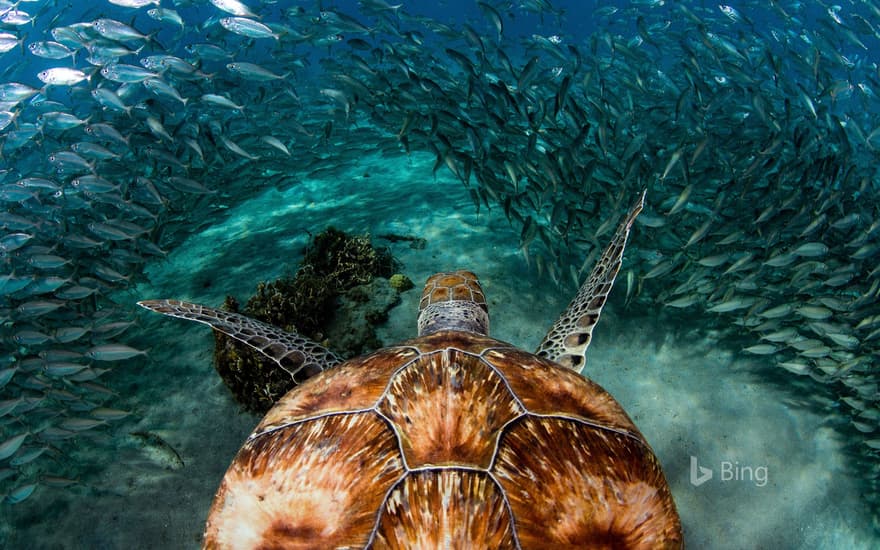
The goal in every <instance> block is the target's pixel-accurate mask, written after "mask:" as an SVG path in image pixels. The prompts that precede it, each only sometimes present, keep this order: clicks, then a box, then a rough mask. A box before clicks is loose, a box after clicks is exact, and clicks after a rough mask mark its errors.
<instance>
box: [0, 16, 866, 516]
mask: <svg viewBox="0 0 880 550" xmlns="http://www.w3.org/2000/svg"><path fill="white" fill-rule="evenodd" d="M302 4H303V5H297V6H291V5H289V4H288V3H282V2H277V3H276V2H275V1H270V0H264V1H262V2H260V1H257V0H251V1H249V2H241V1H239V0H205V1H196V0H106V1H98V2H90V3H70V4H68V3H62V2H51V1H41V2H34V1H28V0H19V1H17V2H9V1H6V0H0V68H2V72H0V154H2V159H3V164H2V167H0V202H2V203H3V207H4V208H3V210H2V212H0V261H2V267H0V312H2V316H3V327H4V328H3V332H2V339H0V340H2V341H0V497H2V499H3V501H4V502H5V503H6V504H14V503H17V502H21V501H23V500H25V499H27V498H28V497H29V496H31V495H32V494H33V492H34V491H35V490H36V489H37V488H38V487H41V486H47V487H50V486H53V485H54V486H58V487H64V486H68V485H70V484H71V483H72V482H73V481H72V478H73V475H74V474H73V473H71V472H59V473H58V474H57V475H55V474H54V473H47V472H51V464H52V463H53V461H50V460H47V459H48V458H51V457H53V456H57V455H62V454H63V453H64V450H65V448H66V445H69V444H72V443H71V441H72V440H75V439H77V438H78V437H79V436H81V435H83V434H84V433H88V432H92V431H96V430H102V429H105V427H106V426H108V425H109V424H111V423H113V422H115V421H118V420H120V419H122V418H125V417H126V416H127V415H128V411H124V410H119V409H117V408H114V407H113V398H114V392H113V390H112V389H111V388H109V387H107V386H106V385H104V384H103V383H102V381H101V376H102V375H103V374H105V373H106V372H108V371H109V369H111V368H113V366H114V365H115V364H118V363H119V362H122V361H137V360H143V356H144V355H145V354H146V353H147V351H146V350H140V349H135V348H133V347H131V346H129V345H127V344H126V343H125V339H126V331H127V330H128V329H129V328H130V327H131V326H132V324H133V323H132V319H131V310H130V308H121V307H120V306H117V305H116V304H115V303H114V301H113V300H112V299H111V296H112V295H113V293H115V292H118V291H120V290H123V289H126V288H129V287H131V286H132V285H134V284H136V283H137V282H138V281H139V280H140V278H141V277H142V275H141V273H142V271H143V266H144V265H146V264H147V263H149V262H151V261H156V260H158V259H161V258H162V257H163V256H165V255H166V253H167V252H168V251H169V250H171V249H173V248H174V247H175V246H176V245H177V244H179V243H180V242H181V241H182V240H183V239H184V238H185V237H186V235H187V234H189V233H191V232H195V231H198V230H199V229H200V228H201V227H204V225H206V224H208V223H210V220H211V219H212V216H213V215H214V214H215V213H216V212H219V211H221V210H224V209H226V208H228V207H229V206H230V205H234V204H235V203H238V202H240V201H243V200H245V199H247V198H248V197H251V196H254V195H255V194H257V193H259V192H262V191H264V190H266V189H268V188H271V187H289V186H292V185H296V182H297V181H299V180H301V179H302V178H307V177H308V178H320V177H332V176H333V174H334V173H335V172H336V171H338V170H339V169H340V167H343V166H352V165H356V163H357V162H358V158H359V157H360V156H361V155H363V153H364V151H371V152H373V151H382V152H384V153H385V154H388V155H391V156H403V155H406V154H409V153H411V152H415V151H419V152H428V153H431V154H433V155H434V158H435V159H436V162H435V164H434V172H435V173H436V171H437V170H449V171H451V172H452V173H453V174H454V175H455V176H456V177H458V178H459V179H460V180H461V181H462V183H463V184H464V185H465V186H466V187H467V189H468V191H469V192H470V194H471V196H472V198H473V204H474V207H475V208H476V209H478V210H479V209H480V208H499V209H502V211H503V212H504V214H505V215H506V216H507V218H508V219H509V220H510V222H511V224H512V225H513V226H514V227H515V228H516V229H517V231H519V232H520V242H519V248H520V250H521V252H522V255H523V258H524V261H526V262H527V263H528V264H529V265H530V266H533V268H534V269H536V270H537V272H538V273H539V274H540V275H541V276H545V277H546V278H547V279H548V280H549V281H553V282H554V283H555V284H557V285H565V286H567V287H573V286H574V285H576V283H577V282H578V281H579V280H580V279H581V277H582V276H583V269H584V266H589V265H592V262H593V259H594V255H595V254H596V253H597V252H598V251H599V250H600V247H599V246H597V245H599V244H601V243H603V242H604V241H605V240H607V235H608V233H609V232H610V231H612V230H613V227H612V226H611V225H609V223H605V224H604V225H599V222H600V220H610V221H611V222H613V221H614V220H615V216H612V215H610V214H609V212H611V211H613V210H614V209H617V210H622V209H623V208H624V207H625V206H626V204H627V201H628V200H629V198H630V197H632V196H633V195H634V193H636V192H637V191H638V190H640V189H643V188H647V189H648V201H647V202H648V206H647V207H646V210H645V212H643V214H642V215H641V216H640V217H639V219H638V224H639V226H640V229H639V234H638V235H637V237H636V238H634V239H633V244H632V246H631V251H628V255H629V258H628V259H627V262H626V265H627V271H626V272H625V273H624V274H622V278H623V279H625V285H626V299H627V301H628V302H630V303H631V304H639V307H640V308H651V309H658V308H664V309H666V310H667V311H668V312H670V314H675V313H676V312H683V313H684V314H686V315H690V316H691V317H693V318H699V319H703V323H704V324H706V326H707V327H709V326H711V327H713V328H719V327H727V330H728V331H729V333H730V334H731V335H735V336H736V338H737V341H738V342H739V343H741V344H742V349H743V350H744V352H745V353H748V354H753V355H755V356H763V359H764V360H766V361H769V362H770V363H772V364H774V365H775V366H776V367H777V369H776V371H777V372H776V373H775V374H774V376H780V377H789V378H790V379H791V380H797V381H798V382H797V383H798V384H802V385H803V386H802V387H804V388H806V389H805V391H810V388H816V395H817V396H819V395H821V396H824V397H821V398H819V397H817V398H816V399H815V403H816V406H820V407H824V408H827V409H828V410H836V411H837V413H838V414H839V415H840V417H841V418H842V419H843V420H844V421H845V422H846V424H842V425H841V426H840V429H841V431H843V432H844V433H845V434H847V437H849V438H850V439H851V440H852V441H854V442H855V443H854V444H853V448H854V449H855V454H856V455H858V457H859V460H861V461H862V462H863V465H864V468H862V470H863V471H862V475H863V476H864V479H865V494H866V498H868V499H869V500H871V501H872V503H873V504H874V505H876V504H877V503H878V502H880V482H878V479H880V460H878V453H880V430H878V428H880V393H878V390H880V387H878V381H880V370H878V369H880V365H878V352H880V307H878V295H880V262H878V259H880V213H878V204H880V174H878V169H880V162H878V152H877V147H880V102H878V97H877V95H876V94H877V93H880V66H878V60H877V59H876V57H875V56H872V54H871V52H876V51H880V50H878V48H880V3H878V2H876V0H846V1H841V2H840V3H839V4H827V3H824V2H822V1H821V0H820V1H817V2H811V3H800V2H795V1H779V0H769V1H767V2H758V1H749V2H745V3H740V5H738V7H736V8H734V7H731V6H728V5H725V4H714V3H709V4H704V3H702V2H697V1H681V2H665V1H664V0H631V1H629V2H620V3H618V4H619V5H612V4H607V3H599V6H600V7H598V8H597V9H596V10H595V11H593V13H592V15H591V24H593V25H594V27H595V28H594V29H591V30H590V32H589V33H587V34H585V35H572V34H571V33H566V32H564V31H563V30H562V29H564V28H566V27H565V25H564V24H563V23H564V22H566V19H565V17H566V16H565V14H564V13H563V11H562V10H558V9H556V8H555V7H554V6H553V5H551V4H550V2H549V1H548V0H513V1H503V0H484V1H476V2H474V7H475V9H474V11H473V13H472V14H471V15H472V16H471V17H468V18H466V19H459V20H458V21H457V22H452V21H448V22H444V21H440V20H438V19H434V18H429V17H425V16H419V15H413V14H411V13H409V12H408V10H407V6H404V5H403V4H389V3H386V2H385V1H384V0H361V1H360V2H357V3H355V2H350V4H351V5H350V6H347V7H346V9H345V10H343V9H342V8H331V7H328V6H322V3H321V2H312V3H308V2H307V3H302ZM325 4H328V3H325ZM465 21H466V22H465ZM524 21H525V22H530V24H533V25H534V27H535V31H534V33H532V34H526V35H523V34H522V32H521V30H520V31H517V32H516V33H512V32H511V31H510V28H511V27H513V26H515V25H519V27H521V26H522V25H523V22H524ZM755 21H759V22H760V23H755ZM519 27H518V28H519ZM548 29H549V30H548ZM553 29H560V30H558V31H554V30H553ZM430 176H431V175H430V174H426V175H425V181H426V182H427V183H426V185H430ZM584 258H586V260H584ZM820 388H821V390H822V391H819V389H820ZM47 465H48V466H47ZM47 468H48V469H47Z"/></svg>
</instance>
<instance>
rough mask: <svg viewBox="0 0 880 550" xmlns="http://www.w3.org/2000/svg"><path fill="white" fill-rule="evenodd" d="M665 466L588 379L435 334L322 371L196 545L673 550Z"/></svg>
mask: <svg viewBox="0 0 880 550" xmlns="http://www.w3.org/2000/svg"><path fill="white" fill-rule="evenodd" d="M681 544H682V540H681V525H680V523H679V520H678V515H677V513H676V511H675V505H674V504H673V501H672V497H671V495H670V492H669V488H668V486H667V484H666V480H665V478H664V476H663V472H662V471H661V469H660V466H659V464H658V463H657V459H656V458H655V456H654V454H653V452H652V451H651V448H650V447H649V446H648V444H647V443H646V442H645V439H644V438H643V437H642V435H641V433H639V431H638V430H637V429H636V427H635V425H634V424H633V423H632V421H631V420H630V418H629V417H628V416H627V414H626V413H625V412H624V411H623V409H622V408H621V407H620V405H619V404H618V403H617V402H616V401H615V400H614V399H613V398H612V397H611V396H610V395H609V394H608V393H607V392H605V391H604V390H603V389H602V388H600V387H599V386H598V385H597V384H595V383H593V382H591V381H590V380H587V379H585V378H583V377H581V376H579V375H577V374H575V373H573V372H571V371H569V370H566V369H563V368H561V367H559V366H558V365H556V364H554V363H552V362H550V361H547V360H544V359H541V358H539V357H536V356H535V355H532V354H530V353H526V352H523V351H521V350H518V349H516V348H514V347H512V346H510V345H509V344H505V343H503V342H499V341H498V340H493V339H491V338H488V337H485V336H478V335H473V334H465V333H461V332H439V333H435V334H431V335H429V336H425V337H422V338H418V339H415V340H411V341H409V342H405V343H403V344H401V345H399V346H396V347H392V348H387V349H384V350H380V351H378V352H376V353H374V354H372V355H368V356H365V357H360V358H357V359H354V360H351V361H348V362H347V363H344V364H343V365H341V366H339V367H336V368H333V369H330V370H328V371H325V372H323V373H321V374H320V375H318V376H316V377H315V378H312V379H310V380H308V381H307V382H306V383H304V384H302V385H301V386H299V387H298V388H295V389H294V390H292V391H291V392H290V393H288V394H287V395H286V396H285V397H284V398H283V399H281V401H280V402H279V403H278V404H277V405H276V406H275V407H274V408H273V409H272V410H271V411H269V413H268V414H267V415H266V417H265V418H264V419H263V421H262V422H261V423H260V425H259V426H258V427H257V429H256V430H255V432H254V434H253V435H251V437H250V438H249V439H248V440H247V442H246V443H245V444H244V446H243V447H242V449H241V450H240V451H239V453H238V455H237V456H236V458H235V460H234V461H233V463H232V465H231V466H230V468H229V470H228V471H227V473H226V476H225V477H224V479H223V482H222V484H221V486H220V489H219V490H218V492H217V496H216V497H215V499H214V503H213V505H212V507H211V511H210V515H209V517H208V524H207V529H206V533H205V546H206V548H265V549H268V548H321V549H323V548H363V547H370V548H467V549H477V548H541V549H546V548H651V549H657V548H679V547H680V546H681Z"/></svg>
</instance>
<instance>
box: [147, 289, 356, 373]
mask: <svg viewBox="0 0 880 550" xmlns="http://www.w3.org/2000/svg"><path fill="white" fill-rule="evenodd" d="M138 305H139V306H141V307H143V308H146V309H149V310H151V311H155V312H158V313H163V314H165V315H170V316H171V317H179V318H181V319H189V320H190V321H196V322H197V323H204V324H206V325H210V326H211V327H213V328H214V329H216V330H219V331H220V332H222V333H223V334H225V335H227V336H230V337H232V338H235V339H236V340H238V341H240V342H244V343H245V344H247V345H249V346H251V347H252V348H254V349H255V350H257V351H259V352H260V353H262V354H263V355H265V356H266V357H268V358H269V359H272V360H273V361H275V362H276V363H277V364H278V366H279V367H281V368H282V369H284V370H285V371H287V372H288V373H290V376H291V377H293V379H294V380H295V381H296V382H302V381H303V379H304V378H306V377H307V376H309V375H311V374H314V373H315V372H317V371H318V370H326V369H328V368H330V367H332V366H334V365H336V364H338V363H340V362H341V359H340V358H339V357H337V356H336V354H335V353H333V352H332V351H330V350H328V349H327V348H325V347H324V346H322V345H321V344H318V343H317V342H313V341H311V340H309V339H308V338H304V337H302V336H300V335H299V334H294V333H290V332H285V331H283V330H281V329H280V328H278V327H275V326H273V325H270V324H268V323H264V322H262V321H257V320H256V319H251V318H250V317H246V316H244V315H240V314H238V313H232V312H229V311H223V310H222V309H215V308H212V307H208V306H202V305H199V304H193V303H191V302H182V301H180V300H144V301H141V302H138Z"/></svg>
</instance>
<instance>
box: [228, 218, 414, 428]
mask: <svg viewBox="0 0 880 550" xmlns="http://www.w3.org/2000/svg"><path fill="white" fill-rule="evenodd" d="M397 268H399V262H397V261H395V260H394V258H393V257H392V256H391V253H390V252H389V251H388V250H387V249H385V248H375V247H373V245H372V243H371V242H370V238H369V236H367V235H358V236H352V235H348V234H346V233H344V232H342V231H339V230H338V229H335V228H332V227H330V228H328V229H327V230H326V231H323V232H321V233H319V234H317V235H316V236H315V237H314V238H313V239H312V242H311V243H310V244H309V246H308V248H307V250H306V253H305V257H304V259H303V263H302V265H301V266H300V268H299V270H298V271H297V273H296V275H295V276H294V277H290V276H285V277H282V278H280V279H278V280H276V281H273V282H265V281H263V282H260V283H258V284H257V290H256V293H255V294H254V295H253V296H252V297H251V298H250V299H248V301H247V304H245V306H244V308H243V309H240V308H239V304H238V302H237V300H236V299H235V298H233V297H231V296H228V297H227V298H226V301H225V302H224V304H223V308H224V309H226V310H228V311H233V312H236V313H243V314H244V315H247V316H249V317H253V318H255V319H259V320H260V321H263V322H266V323H270V324H272V325H275V326H277V327H280V328H282V329H284V330H286V331H288V332H296V333H298V334H301V335H303V336H305V337H307V338H310V339H311V340H314V341H316V342H320V343H321V344H322V345H325V346H327V347H328V348H330V349H332V350H333V351H334V352H336V353H338V354H340V355H341V356H343V357H351V356H354V355H359V354H362V353H366V352H368V351H373V350H375V349H378V348H380V347H382V343H381V342H380V341H379V339H378V338H377V337H376V332H375V328H374V327H375V325H378V324H381V323H383V322H385V320H387V318H388V311H389V310H390V309H391V308H392V307H394V306H395V305H397V304H398V303H399V302H400V298H399V296H398V293H399V292H401V290H395V288H393V285H392V283H391V282H390V281H389V280H388V277H390V276H391V274H392V273H394V271H395V270H396V269H397ZM397 277H398V279H396V280H395V283H396V284H398V285H404V282H403V281H401V280H400V279H399V277H403V278H404V279H406V281H409V279H407V278H406V277H405V276H403V275H398V276H397ZM409 284H410V285H412V282H411V281H409ZM410 287H411V286H410ZM214 366H215V368H216V369H217V372H218V374H220V377H221V378H222V379H223V382H224V383H225V384H226V387H228V388H229V390H230V391H231V392H232V395H233V396H234V397H235V400H236V401H237V402H238V403H239V404H240V405H242V406H243V407H244V408H245V409H247V410H249V411H251V412H255V413H260V414H262V413H265V412H266V411H268V410H269V408H270V407H271V406H272V405H273V404H274V403H275V401H277V400H278V398H280V397H281V396H282V395H284V394H285V393H287V392H288V391H290V389H291V388H293V387H294V386H295V385H296V382H295V381H294V380H292V379H291V377H290V375H289V374H288V373H286V372H285V371H283V370H281V369H279V368H278V366H277V364H276V363H274V362H273V361H270V360H268V359H266V357H265V356H264V355H262V354H261V353H258V352H256V351H255V350H253V349H252V348H250V347H249V346H247V345H245V344H242V343H239V342H238V341H236V340H234V339H232V338H229V337H228V336H226V335H225V334H222V333H220V332H216V331H215V333H214Z"/></svg>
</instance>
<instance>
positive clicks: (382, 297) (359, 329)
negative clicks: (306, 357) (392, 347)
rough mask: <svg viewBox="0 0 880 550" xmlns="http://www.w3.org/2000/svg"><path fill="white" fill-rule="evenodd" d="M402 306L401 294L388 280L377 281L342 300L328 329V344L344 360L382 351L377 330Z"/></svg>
mask: <svg viewBox="0 0 880 550" xmlns="http://www.w3.org/2000/svg"><path fill="white" fill-rule="evenodd" d="M399 303H400V291H398V290H396V289H395V288H394V285H393V284H392V283H391V281H390V280H389V279H384V278H382V277H376V278H375V279H373V280H372V281H370V282H369V283H367V284H365V285H360V286H356V287H354V288H352V289H351V290H349V291H348V292H346V293H345V294H343V295H342V296H340V297H339V302H338V305H337V307H336V311H335V312H334V315H333V319H332V320H331V322H330V324H329V326H328V327H327V341H328V342H329V343H330V344H331V345H332V348H333V351H334V352H336V353H338V354H339V355H341V356H343V357H355V356H357V355H362V354H364V353H368V352H371V351H375V350H377V349H379V348H381V347H382V346H383V345H384V344H383V343H382V341H381V340H379V338H378V337H377V336H376V327H377V326H378V325H381V324H382V323H384V322H386V321H387V320H388V312H389V311H391V309H392V308H393V307H394V306H396V305H398V304H399Z"/></svg>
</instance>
